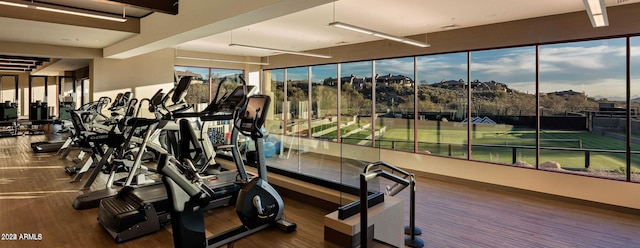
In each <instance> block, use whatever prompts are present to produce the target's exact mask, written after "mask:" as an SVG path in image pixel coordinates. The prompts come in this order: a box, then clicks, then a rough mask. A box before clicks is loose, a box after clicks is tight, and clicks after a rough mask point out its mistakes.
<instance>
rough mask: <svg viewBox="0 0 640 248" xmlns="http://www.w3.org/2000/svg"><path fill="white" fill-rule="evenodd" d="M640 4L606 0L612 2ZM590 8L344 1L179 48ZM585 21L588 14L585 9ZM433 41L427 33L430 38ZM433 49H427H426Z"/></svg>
mask: <svg viewBox="0 0 640 248" xmlns="http://www.w3.org/2000/svg"><path fill="white" fill-rule="evenodd" d="M635 2H640V1H639V0H606V3H607V6H615V5H619V4H629V3H635ZM576 11H585V7H584V4H583V1H582V0H561V1H559V0H518V1H515V0H482V1H479V0H455V1H443V0H397V1H389V0H340V1H337V2H335V3H334V4H327V5H323V6H319V7H316V8H312V9H308V10H304V11H300V12H297V13H294V14H290V15H287V16H282V17H280V18H275V19H272V20H268V21H265V22H261V23H256V24H253V25H250V26H246V27H243V28H239V29H235V30H233V31H230V32H225V33H221V34H217V35H213V36H209V37H206V38H203V39H198V40H193V41H190V42H186V43H183V44H180V45H178V46H176V47H175V48H178V49H180V50H189V51H201V52H213V53H221V54H231V55H245V56H260V57H264V56H269V55H274V54H277V53H273V52H265V51H260V50H255V49H248V48H239V47H229V46H228V44H229V43H232V42H233V43H240V44H247V45H256V46H262V47H270V48H278V49H284V50H294V51H305V50H312V49H318V48H326V47H333V46H339V45H346V44H354V43H361V42H368V41H374V40H379V39H380V38H377V37H375V36H370V35H365V34H360V33H356V32H352V31H348V30H342V29H338V28H332V27H328V26H327V24H328V23H330V22H333V21H340V22H345V23H348V24H352V25H355V26H360V27H364V28H368V29H373V30H376V31H380V32H384V33H387V34H392V35H396V36H410V35H416V34H423V33H432V32H440V31H446V30H447V29H446V28H443V27H444V26H450V25H452V24H455V25H456V26H459V28H465V27H472V26H479V25H486V24H492V23H500V22H507V21H513V20H520V19H528V18H534V17H540V16H549V15H556V14H562V13H569V12H576ZM584 18H585V19H587V18H588V16H587V14H586V11H585V16H584ZM425 39H426V41H427V42H428V35H427V37H425ZM425 49H428V48H425Z"/></svg>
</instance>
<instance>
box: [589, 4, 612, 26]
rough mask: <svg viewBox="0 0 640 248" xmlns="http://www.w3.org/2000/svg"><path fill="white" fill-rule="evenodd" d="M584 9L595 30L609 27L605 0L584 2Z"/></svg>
mask: <svg viewBox="0 0 640 248" xmlns="http://www.w3.org/2000/svg"><path fill="white" fill-rule="evenodd" d="M583 2H584V7H585V9H587V14H588V15H589V19H590V20H591V25H593V27H594V28H597V27H606V26H609V18H608V17H607V6H606V5H605V3H604V0H583Z"/></svg>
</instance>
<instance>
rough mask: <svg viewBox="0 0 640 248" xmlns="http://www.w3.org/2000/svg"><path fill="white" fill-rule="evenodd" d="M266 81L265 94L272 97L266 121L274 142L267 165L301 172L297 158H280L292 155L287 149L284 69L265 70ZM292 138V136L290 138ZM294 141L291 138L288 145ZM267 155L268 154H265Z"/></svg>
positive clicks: (271, 139) (271, 140)
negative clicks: (281, 159)
mask: <svg viewBox="0 0 640 248" xmlns="http://www.w3.org/2000/svg"><path fill="white" fill-rule="evenodd" d="M263 73H264V74H263V75H264V77H263V79H264V82H263V89H264V90H265V92H264V94H266V95H268V96H270V97H271V106H270V108H269V113H267V120H266V121H265V128H266V129H267V130H268V131H269V137H268V138H267V139H268V140H269V142H271V143H273V144H274V147H273V149H274V152H273V153H274V154H273V155H272V156H271V157H269V158H267V161H266V162H267V165H268V166H272V167H278V168H281V169H286V170H291V171H296V172H299V168H298V166H299V164H298V163H297V161H298V160H297V159H296V160H290V161H287V162H286V163H284V161H283V162H281V161H280V160H279V158H284V159H289V158H290V157H291V152H290V151H291V150H285V143H286V141H287V140H286V139H285V136H284V114H283V113H284V112H285V110H284V106H285V105H284V80H285V78H284V70H282V69H279V70H266V71H264V72H263ZM289 139H290V138H289ZM291 143H292V142H291V141H290V140H289V143H287V145H286V147H289V145H290V144H291ZM265 155H266V154H265Z"/></svg>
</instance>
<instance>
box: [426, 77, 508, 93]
mask: <svg viewBox="0 0 640 248" xmlns="http://www.w3.org/2000/svg"><path fill="white" fill-rule="evenodd" d="M467 85H471V90H473V91H502V92H511V90H510V89H509V87H507V85H506V84H503V83H499V82H496V81H493V80H491V81H488V82H480V80H477V79H476V80H474V81H472V82H471V83H470V84H467V83H466V82H465V81H464V80H462V79H460V80H446V81H445V80H442V81H441V82H440V83H434V84H431V85H430V86H431V87H437V88H443V89H450V90H454V89H466V88H467Z"/></svg>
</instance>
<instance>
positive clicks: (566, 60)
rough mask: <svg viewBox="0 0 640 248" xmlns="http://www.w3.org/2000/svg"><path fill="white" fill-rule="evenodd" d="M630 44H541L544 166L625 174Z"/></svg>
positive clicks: (606, 41)
mask: <svg viewBox="0 0 640 248" xmlns="http://www.w3.org/2000/svg"><path fill="white" fill-rule="evenodd" d="M625 44H626V42H625V39H624V38H619V39H603V40H594V41H584V42H571V43H562V44H552V45H543V46H540V48H539V49H540V55H539V56H540V63H539V66H540V72H539V83H540V86H539V87H540V92H539V94H540V100H539V101H540V159H539V164H538V166H539V168H540V169H544V170H562V171H565V172H572V173H586V174H590V175H594V176H602V177H608V178H613V179H620V180H624V179H625V177H626V152H625V151H626V148H625V147H626V141H625V137H626V136H625V135H624V132H625V130H626V128H627V126H626V122H625V119H626V118H625V111H624V108H625V107H626V103H625V96H626V69H625V68H626V66H625V64H626V63H625V61H626V55H625V54H626V53H625V51H626V46H625Z"/></svg>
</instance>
